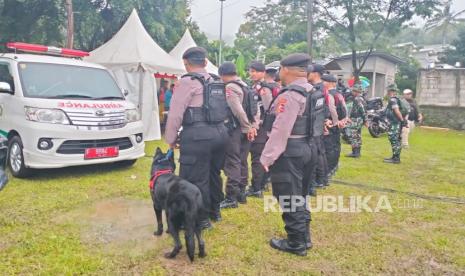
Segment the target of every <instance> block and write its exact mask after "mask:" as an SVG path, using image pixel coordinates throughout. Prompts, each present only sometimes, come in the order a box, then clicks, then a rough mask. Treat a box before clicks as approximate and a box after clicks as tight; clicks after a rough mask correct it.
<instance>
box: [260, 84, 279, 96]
mask: <svg viewBox="0 0 465 276" xmlns="http://www.w3.org/2000/svg"><path fill="white" fill-rule="evenodd" d="M261 85H262V87H265V88H268V89H270V91H271V95H272V96H273V99H274V98H276V97H278V95H279V92H280V91H281V90H280V89H279V84H278V83H277V82H271V83H270V82H264V81H263V82H262V83H261Z"/></svg>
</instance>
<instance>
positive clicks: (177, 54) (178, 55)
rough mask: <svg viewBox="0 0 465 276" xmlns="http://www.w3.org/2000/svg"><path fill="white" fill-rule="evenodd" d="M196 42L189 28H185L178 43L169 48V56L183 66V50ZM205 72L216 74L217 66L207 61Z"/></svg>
mask: <svg viewBox="0 0 465 276" xmlns="http://www.w3.org/2000/svg"><path fill="white" fill-rule="evenodd" d="M196 46H197V43H195V41H194V39H193V38H192V35H191V33H190V32H189V29H186V32H185V33H184V35H183V36H182V38H181V39H180V40H179V42H178V44H177V45H176V46H175V47H174V48H173V50H171V52H170V56H171V57H172V58H173V59H174V60H175V61H176V62H177V64H178V66H180V67H182V68H184V63H183V61H182V55H183V54H184V52H185V51H186V50H187V49H189V48H191V47H196ZM206 69H207V72H208V73H212V74H218V67H216V66H215V65H214V64H213V63H211V62H210V61H208V63H207V68H206Z"/></svg>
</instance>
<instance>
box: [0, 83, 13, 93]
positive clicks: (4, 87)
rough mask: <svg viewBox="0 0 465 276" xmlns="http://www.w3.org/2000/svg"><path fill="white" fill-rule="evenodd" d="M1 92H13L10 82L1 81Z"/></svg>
mask: <svg viewBox="0 0 465 276" xmlns="http://www.w3.org/2000/svg"><path fill="white" fill-rule="evenodd" d="M0 93H7V94H13V93H14V92H13V89H12V88H11V85H10V84H9V83H8V82H0Z"/></svg>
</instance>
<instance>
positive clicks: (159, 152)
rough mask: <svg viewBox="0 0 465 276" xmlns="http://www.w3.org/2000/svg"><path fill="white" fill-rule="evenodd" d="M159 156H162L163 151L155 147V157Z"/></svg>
mask: <svg viewBox="0 0 465 276" xmlns="http://www.w3.org/2000/svg"><path fill="white" fill-rule="evenodd" d="M160 154H163V151H162V150H161V149H160V147H157V149H156V150H155V156H156V155H160Z"/></svg>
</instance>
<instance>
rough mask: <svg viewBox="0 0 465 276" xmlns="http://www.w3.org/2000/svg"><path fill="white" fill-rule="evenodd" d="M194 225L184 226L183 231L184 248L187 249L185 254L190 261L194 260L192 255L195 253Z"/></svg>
mask: <svg viewBox="0 0 465 276" xmlns="http://www.w3.org/2000/svg"><path fill="white" fill-rule="evenodd" d="M194 234H195V233H194V225H193V224H192V226H190V227H186V232H185V233H184V235H185V238H186V249H187V255H188V256H189V259H190V260H191V262H193V261H194V255H195V236H194Z"/></svg>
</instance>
